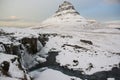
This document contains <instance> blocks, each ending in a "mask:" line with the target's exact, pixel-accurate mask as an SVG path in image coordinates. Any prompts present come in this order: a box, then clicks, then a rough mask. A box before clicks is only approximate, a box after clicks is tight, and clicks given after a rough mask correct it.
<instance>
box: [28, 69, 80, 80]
mask: <svg viewBox="0 0 120 80" xmlns="http://www.w3.org/2000/svg"><path fill="white" fill-rule="evenodd" d="M30 75H31V77H32V78H33V79H34V80H71V79H75V80H81V79H79V78H77V77H71V76H68V75H65V74H63V73H62V72H60V71H57V70H53V69H49V68H48V69H46V70H44V71H39V70H37V71H34V72H31V73H30Z"/></svg>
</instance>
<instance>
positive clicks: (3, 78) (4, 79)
mask: <svg viewBox="0 0 120 80" xmlns="http://www.w3.org/2000/svg"><path fill="white" fill-rule="evenodd" d="M0 80H20V79H16V78H10V77H0Z"/></svg>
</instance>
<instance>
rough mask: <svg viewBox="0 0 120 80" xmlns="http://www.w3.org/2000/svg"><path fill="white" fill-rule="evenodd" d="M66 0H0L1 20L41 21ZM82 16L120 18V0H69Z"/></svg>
mask: <svg viewBox="0 0 120 80" xmlns="http://www.w3.org/2000/svg"><path fill="white" fill-rule="evenodd" d="M63 1H64V0H0V21H3V22H5V21H7V22H9V21H12V22H13V21H26V22H40V21H42V20H45V19H46V18H48V17H49V16H51V15H52V14H53V13H54V12H55V11H56V10H57V9H58V6H59V4H61V3H62V2H63ZM67 1H70V2H71V3H72V4H73V5H74V6H75V8H76V10H77V11H78V12H79V13H80V14H81V16H83V17H85V18H90V19H96V20H98V21H111V20H120V0H67Z"/></svg>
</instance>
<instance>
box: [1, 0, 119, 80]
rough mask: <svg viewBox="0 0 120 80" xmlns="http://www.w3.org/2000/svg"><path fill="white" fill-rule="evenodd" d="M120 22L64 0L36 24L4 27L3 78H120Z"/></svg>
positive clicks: (95, 79)
mask: <svg viewBox="0 0 120 80" xmlns="http://www.w3.org/2000/svg"><path fill="white" fill-rule="evenodd" d="M111 25H112V26H111ZM118 25H119V24H118ZM118 25H113V24H110V25H109V26H108V25H105V26H103V25H101V24H100V23H99V22H97V21H95V20H88V19H86V18H84V17H82V16H81V15H80V13H79V12H77V11H76V10H75V8H74V6H73V5H72V4H71V3H70V2H68V1H64V2H63V4H61V5H60V6H59V8H58V10H57V11H56V12H55V14H53V15H52V16H51V17H50V18H48V19H46V20H45V21H43V22H42V23H41V25H40V26H38V27H37V29H36V27H33V28H34V29H33V28H31V27H28V28H17V27H11V28H10V27H4V26H3V27H0V80H120V27H119V26H118Z"/></svg>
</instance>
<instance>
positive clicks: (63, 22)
mask: <svg viewBox="0 0 120 80" xmlns="http://www.w3.org/2000/svg"><path fill="white" fill-rule="evenodd" d="M91 26H93V27H96V26H97V27H98V26H99V24H98V22H97V21H96V20H88V19H86V18H84V17H82V16H81V15H80V13H79V12H77V11H76V10H75V8H74V6H73V5H72V4H71V3H70V2H68V1H64V2H63V3H62V4H61V5H59V8H58V10H57V11H56V12H55V14H53V15H52V16H51V17H50V18H48V19H46V20H45V21H43V22H42V23H41V25H40V27H37V28H41V27H42V28H55V29H62V30H73V29H74V30H76V29H77V30H78V29H84V28H85V27H88V28H89V27H90V28H92V27H91ZM88 28H87V29H88Z"/></svg>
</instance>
